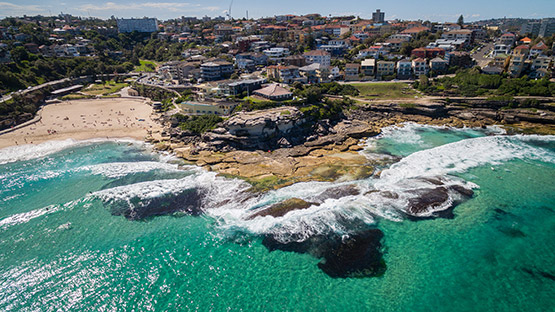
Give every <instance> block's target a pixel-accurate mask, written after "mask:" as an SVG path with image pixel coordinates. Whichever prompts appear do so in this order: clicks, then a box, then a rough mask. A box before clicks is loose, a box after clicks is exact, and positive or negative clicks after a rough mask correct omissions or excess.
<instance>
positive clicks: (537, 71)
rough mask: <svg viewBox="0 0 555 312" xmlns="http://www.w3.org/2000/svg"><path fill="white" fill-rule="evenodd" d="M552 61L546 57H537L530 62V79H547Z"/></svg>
mask: <svg viewBox="0 0 555 312" xmlns="http://www.w3.org/2000/svg"><path fill="white" fill-rule="evenodd" d="M552 62H553V59H552V58H551V57H547V56H541V55H540V56H538V57H536V58H535V59H534V61H533V62H532V66H531V67H530V70H531V73H530V78H542V77H545V76H547V77H549V75H550V72H551V69H552V68H551V63H552Z"/></svg>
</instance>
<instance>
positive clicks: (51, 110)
mask: <svg viewBox="0 0 555 312" xmlns="http://www.w3.org/2000/svg"><path fill="white" fill-rule="evenodd" d="M40 111H41V118H40V120H38V121H36V122H34V123H32V124H29V125H26V126H24V127H21V128H18V129H14V130H13V131H10V132H8V133H4V134H1V135H0V149H2V148H6V147H10V146H18V145H25V144H39V143H43V142H47V141H63V140H66V139H74V140H88V139H97V138H99V139H100V138H106V139H122V138H131V139H136V140H141V141H145V138H146V137H147V136H149V135H152V134H155V133H159V132H160V131H161V129H162V126H161V125H160V124H159V123H158V122H156V121H155V120H154V118H153V110H152V107H151V106H150V105H149V104H148V102H147V100H143V99H139V98H137V99H135V98H110V99H83V100H71V101H63V102H61V103H56V104H49V105H45V106H43V107H42V108H41V110H40Z"/></svg>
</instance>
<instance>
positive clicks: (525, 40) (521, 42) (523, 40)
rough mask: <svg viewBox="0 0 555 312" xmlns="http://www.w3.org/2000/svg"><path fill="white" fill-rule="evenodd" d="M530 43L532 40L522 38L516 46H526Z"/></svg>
mask: <svg viewBox="0 0 555 312" xmlns="http://www.w3.org/2000/svg"><path fill="white" fill-rule="evenodd" d="M531 43H532V39H530V38H528V37H524V38H522V39H520V40H519V41H518V44H527V45H530V44H531Z"/></svg>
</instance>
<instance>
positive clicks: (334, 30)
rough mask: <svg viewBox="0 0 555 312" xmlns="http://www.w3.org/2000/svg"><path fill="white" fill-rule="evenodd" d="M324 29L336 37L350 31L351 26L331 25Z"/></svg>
mask: <svg viewBox="0 0 555 312" xmlns="http://www.w3.org/2000/svg"><path fill="white" fill-rule="evenodd" d="M324 31H325V32H326V33H328V34H330V35H334V36H335V37H341V36H343V35H344V34H346V33H348V32H349V26H346V25H329V26H326V27H325V28H324Z"/></svg>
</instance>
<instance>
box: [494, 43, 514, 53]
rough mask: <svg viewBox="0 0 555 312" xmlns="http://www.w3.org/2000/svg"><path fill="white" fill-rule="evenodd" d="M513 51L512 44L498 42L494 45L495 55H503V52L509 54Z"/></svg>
mask: <svg viewBox="0 0 555 312" xmlns="http://www.w3.org/2000/svg"><path fill="white" fill-rule="evenodd" d="M509 53H511V46H510V45H506V44H503V43H496V44H495V45H494V46H493V52H492V55H493V56H497V55H501V54H509Z"/></svg>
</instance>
